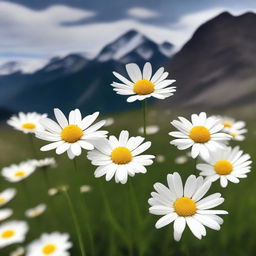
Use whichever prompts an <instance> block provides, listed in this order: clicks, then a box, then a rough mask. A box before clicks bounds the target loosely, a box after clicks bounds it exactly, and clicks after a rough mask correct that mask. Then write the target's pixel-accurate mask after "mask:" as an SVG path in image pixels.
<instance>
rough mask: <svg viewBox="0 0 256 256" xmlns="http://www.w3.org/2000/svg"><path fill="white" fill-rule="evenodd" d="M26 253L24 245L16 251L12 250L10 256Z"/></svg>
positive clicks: (20, 255) (19, 255)
mask: <svg viewBox="0 0 256 256" xmlns="http://www.w3.org/2000/svg"><path fill="white" fill-rule="evenodd" d="M24 254H25V249H24V248H23V247H18V248H17V249H16V250H15V251H13V252H11V254H10V256H22V255H24Z"/></svg>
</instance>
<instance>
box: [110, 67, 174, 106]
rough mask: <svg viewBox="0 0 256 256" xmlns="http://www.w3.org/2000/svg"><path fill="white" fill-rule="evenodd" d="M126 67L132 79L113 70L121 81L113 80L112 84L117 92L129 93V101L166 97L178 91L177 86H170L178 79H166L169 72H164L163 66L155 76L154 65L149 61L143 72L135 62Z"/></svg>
mask: <svg viewBox="0 0 256 256" xmlns="http://www.w3.org/2000/svg"><path fill="white" fill-rule="evenodd" d="M125 67H126V71H127V74H128V75H129V78H130V80H128V79H127V78H125V77H123V76H122V75H120V74H119V73H117V72H113V74H114V76H115V77H116V78H117V79H119V80H120V81H121V83H117V82H113V83H112V84H111V85H112V86H113V87H114V91H116V93H117V94H120V95H129V97H128V99H127V102H134V101H136V100H140V101H141V100H144V99H146V98H149V97H154V98H157V99H165V98H167V97H170V96H172V95H173V94H174V92H175V91H176V87H174V86H172V87H168V86H169V85H171V84H172V83H174V82H175V81H176V80H171V79H166V78H167V76H168V74H169V73H168V72H164V68H163V67H161V68H159V69H158V70H157V71H156V73H155V74H154V75H153V76H152V66H151V64H150V63H149V62H147V63H146V64H145V65H144V67H143V71H142V72H141V70H140V68H139V66H138V65H137V64H135V63H130V64H127V65H126V66H125ZM130 95H131V96H130Z"/></svg>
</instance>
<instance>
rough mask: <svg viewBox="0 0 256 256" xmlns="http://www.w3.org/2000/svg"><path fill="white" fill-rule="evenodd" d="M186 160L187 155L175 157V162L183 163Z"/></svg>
mask: <svg viewBox="0 0 256 256" xmlns="http://www.w3.org/2000/svg"><path fill="white" fill-rule="evenodd" d="M187 161H188V157H187V156H185V155H183V156H178V157H176V158H175V163H176V164H185V163H186V162H187Z"/></svg>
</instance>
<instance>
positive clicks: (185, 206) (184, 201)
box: [173, 197, 196, 217]
mask: <svg viewBox="0 0 256 256" xmlns="http://www.w3.org/2000/svg"><path fill="white" fill-rule="evenodd" d="M173 207H174V210H175V212H176V213H177V214H178V215H179V216H183V217H187V216H192V215H194V214H195V213H196V203H195V202H194V200H192V199H190V198H188V197H180V198H178V199H176V201H175V202H174V204H173Z"/></svg>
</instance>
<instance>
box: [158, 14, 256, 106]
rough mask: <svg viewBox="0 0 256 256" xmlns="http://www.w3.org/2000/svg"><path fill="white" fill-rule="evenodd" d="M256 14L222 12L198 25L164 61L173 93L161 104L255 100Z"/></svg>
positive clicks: (248, 101) (240, 102)
mask: <svg viewBox="0 0 256 256" xmlns="http://www.w3.org/2000/svg"><path fill="white" fill-rule="evenodd" d="M255 27H256V15H255V14H254V13H245V14H243V15H241V16H233V15H231V14H230V13H228V12H224V13H222V14H220V15H218V16H217V17H215V18H214V19H212V20H210V21H208V22H206V23H205V24H203V25H202V26H200V27H199V28H198V29H197V30H196V32H195V33H194V35H193V36H192V38H191V39H190V40H189V41H188V42H187V43H186V44H185V45H184V47H183V48H182V49H181V50H180V51H179V52H178V53H177V54H176V55H174V56H173V58H172V59H171V60H170V61H169V62H168V64H167V68H168V70H169V72H170V73H171V74H172V77H174V78H175V79H176V80H177V83H176V86H177V93H176V94H175V96H174V97H171V98H169V99H167V100H165V101H161V102H160V105H162V106H164V107H170V106H179V107H187V108H191V107H196V108H200V109H210V108H211V109H216V108H229V107H233V106H239V105H243V104H250V103H252V102H255V100H256V58H255V56H256V33H255Z"/></svg>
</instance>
